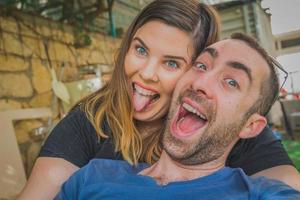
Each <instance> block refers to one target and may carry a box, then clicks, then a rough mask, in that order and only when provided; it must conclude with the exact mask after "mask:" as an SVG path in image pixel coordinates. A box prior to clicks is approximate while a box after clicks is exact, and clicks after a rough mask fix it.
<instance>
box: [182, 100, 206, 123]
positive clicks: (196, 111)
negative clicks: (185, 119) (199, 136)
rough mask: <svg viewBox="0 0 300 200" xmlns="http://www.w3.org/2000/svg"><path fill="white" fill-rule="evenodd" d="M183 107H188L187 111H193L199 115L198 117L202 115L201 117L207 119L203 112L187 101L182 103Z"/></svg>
mask: <svg viewBox="0 0 300 200" xmlns="http://www.w3.org/2000/svg"><path fill="white" fill-rule="evenodd" d="M182 107H183V108H184V109H186V110H187V111H189V112H191V113H194V114H195V115H197V116H198V117H200V118H201V119H203V120H207V118H206V117H205V116H204V115H203V114H201V113H200V112H199V111H198V110H196V109H195V108H193V107H192V106H191V105H189V104H187V103H183V104H182Z"/></svg>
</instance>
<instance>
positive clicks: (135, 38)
mask: <svg viewBox="0 0 300 200" xmlns="http://www.w3.org/2000/svg"><path fill="white" fill-rule="evenodd" d="M133 40H137V41H138V42H139V43H141V44H142V45H143V47H144V48H145V49H147V50H149V48H148V47H147V45H146V44H145V42H144V41H143V40H142V39H141V38H139V37H134V38H133Z"/></svg>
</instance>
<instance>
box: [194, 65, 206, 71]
mask: <svg viewBox="0 0 300 200" xmlns="http://www.w3.org/2000/svg"><path fill="white" fill-rule="evenodd" d="M194 66H195V68H197V69H200V70H204V71H206V70H207V68H206V65H205V64H203V63H196V64H195V65H194Z"/></svg>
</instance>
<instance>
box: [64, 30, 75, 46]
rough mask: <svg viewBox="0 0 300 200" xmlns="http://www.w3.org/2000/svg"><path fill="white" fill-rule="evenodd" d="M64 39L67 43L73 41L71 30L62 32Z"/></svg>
mask: <svg viewBox="0 0 300 200" xmlns="http://www.w3.org/2000/svg"><path fill="white" fill-rule="evenodd" d="M64 41H65V42H66V43H68V44H73V43H74V35H73V33H72V32H65V34H64Z"/></svg>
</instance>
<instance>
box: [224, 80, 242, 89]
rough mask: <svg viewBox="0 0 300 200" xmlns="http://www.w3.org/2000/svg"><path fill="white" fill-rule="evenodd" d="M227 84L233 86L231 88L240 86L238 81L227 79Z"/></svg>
mask: <svg viewBox="0 0 300 200" xmlns="http://www.w3.org/2000/svg"><path fill="white" fill-rule="evenodd" d="M226 82H227V83H228V84H229V85H230V86H231V87H235V88H237V87H239V84H238V82H237V81H236V80H233V79H226Z"/></svg>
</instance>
